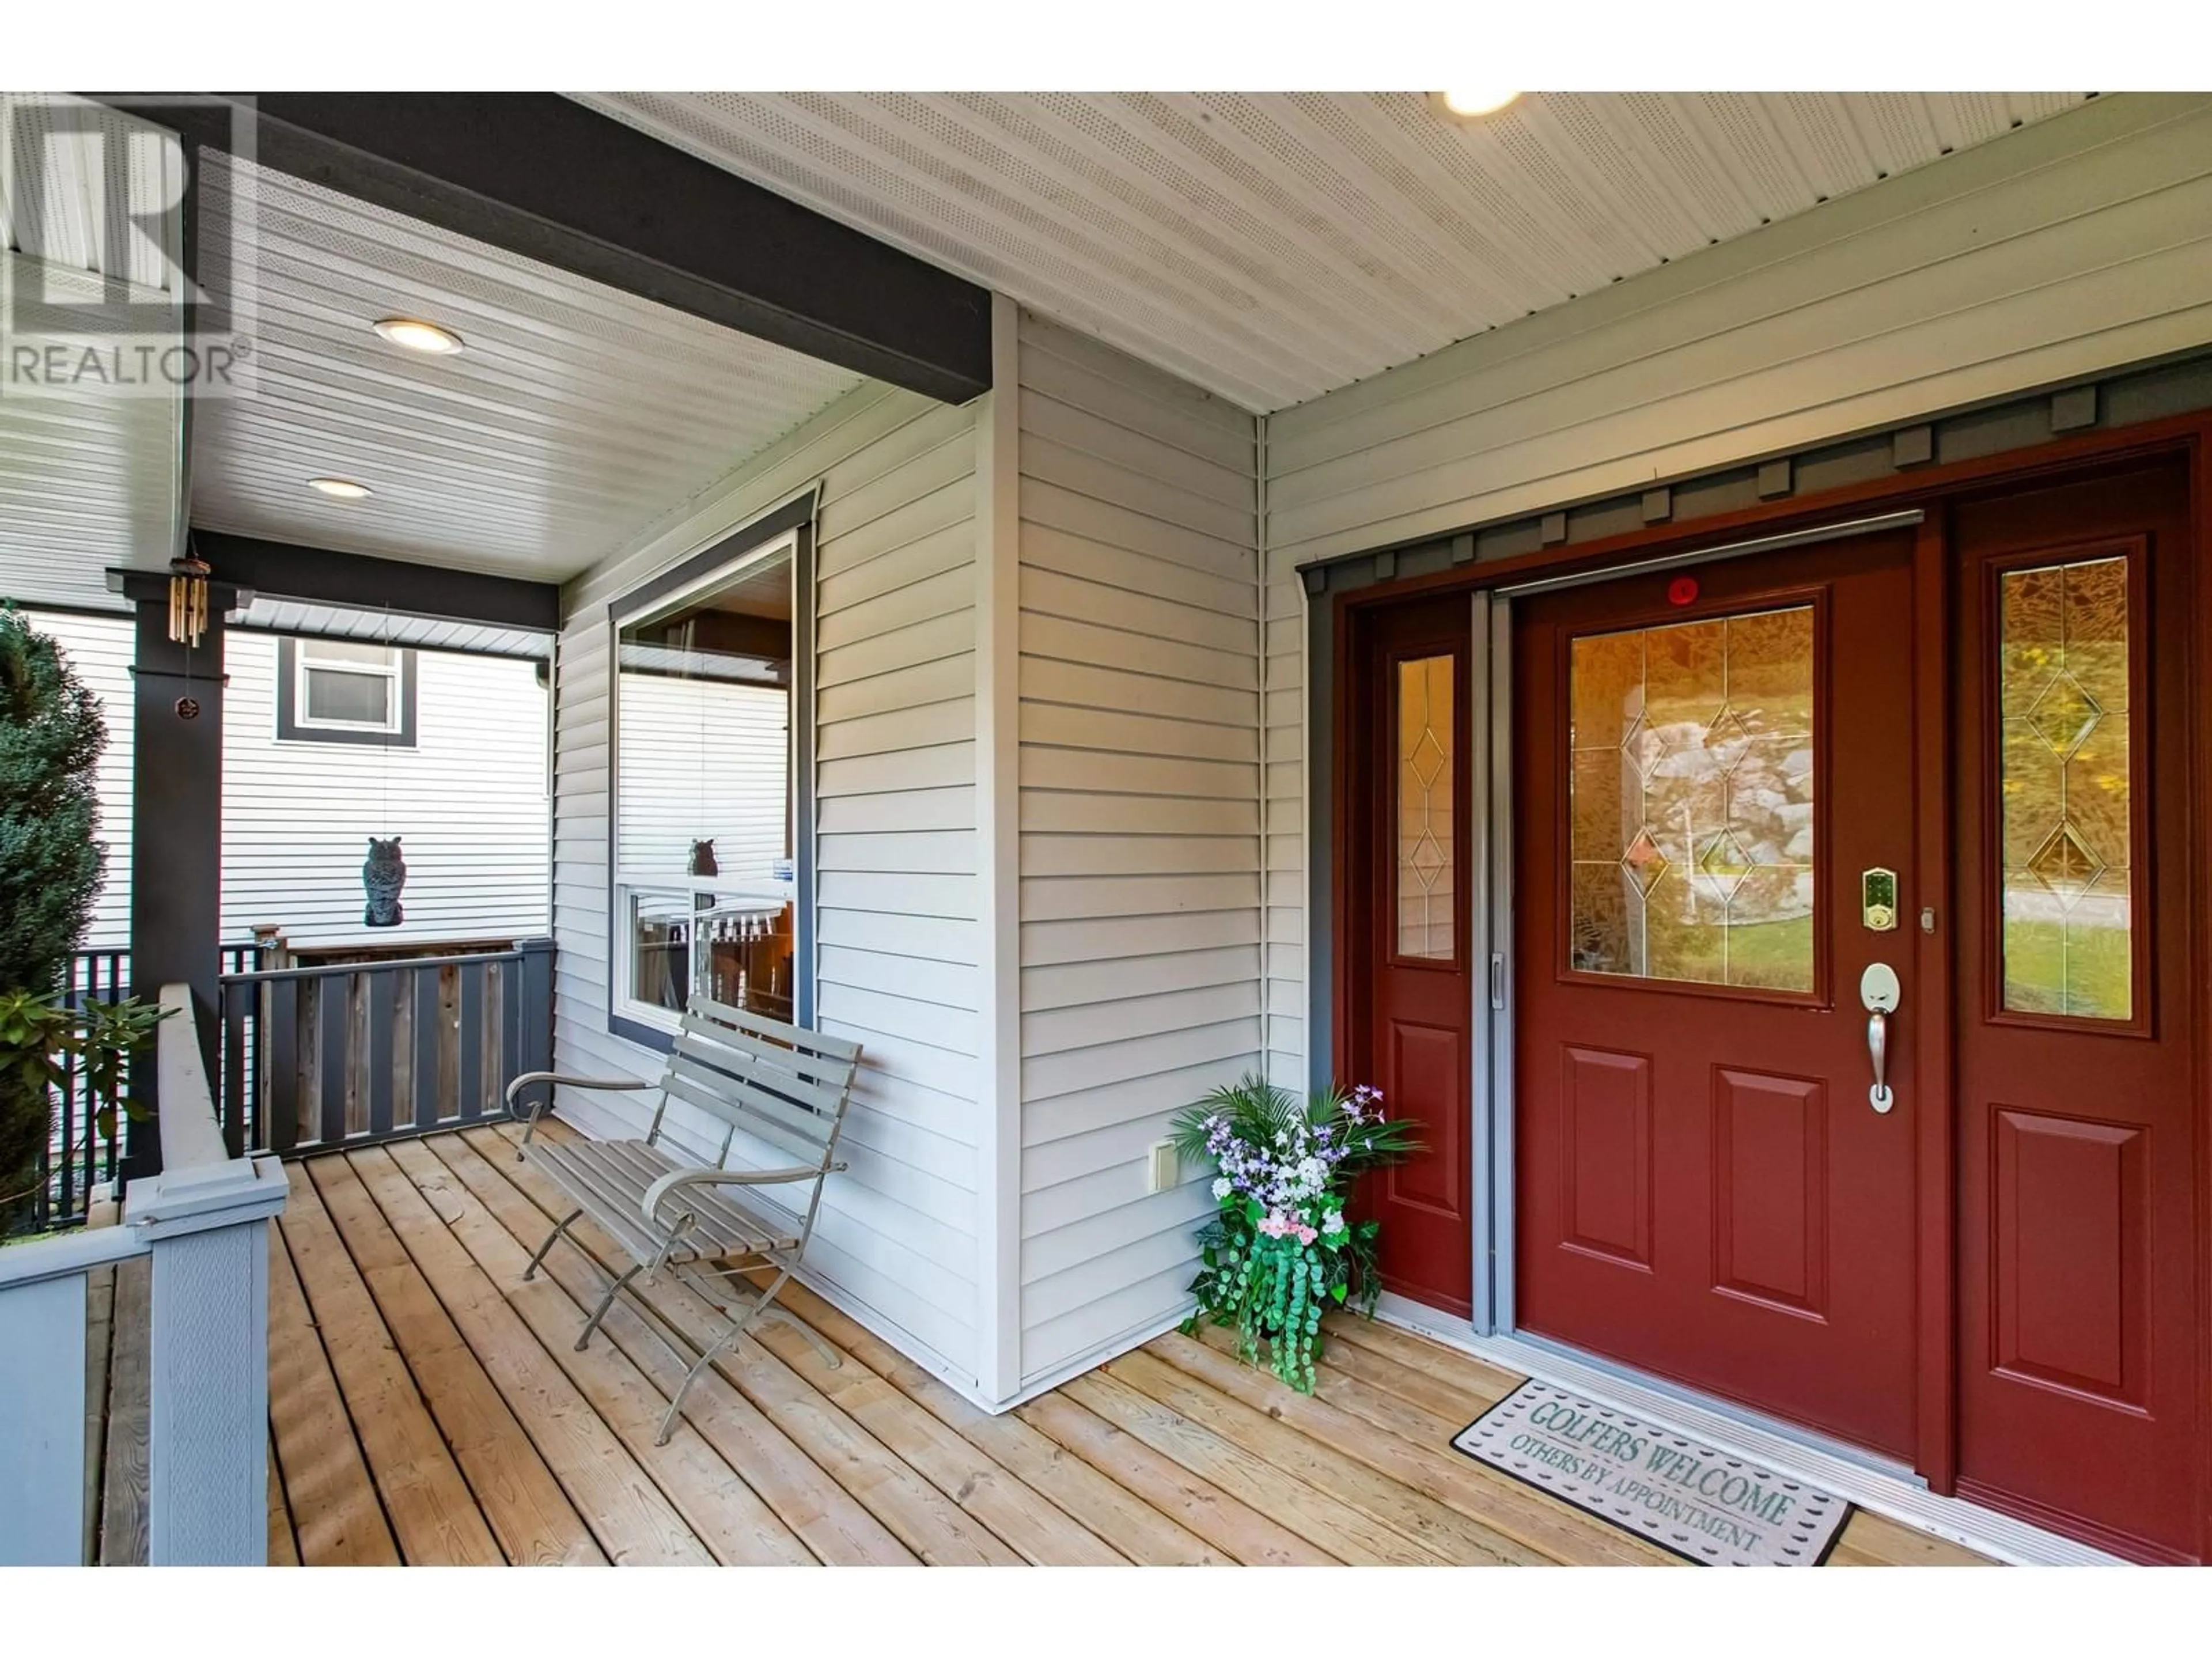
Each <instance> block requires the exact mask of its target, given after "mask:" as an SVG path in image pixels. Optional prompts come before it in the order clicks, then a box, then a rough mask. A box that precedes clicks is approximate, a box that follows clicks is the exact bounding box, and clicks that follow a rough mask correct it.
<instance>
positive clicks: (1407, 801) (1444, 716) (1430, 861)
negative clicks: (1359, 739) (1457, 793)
mask: <svg viewBox="0 0 2212 1659" xmlns="http://www.w3.org/2000/svg"><path fill="white" fill-rule="evenodd" d="M1455 660H1456V659H1455V658H1453V657H1451V656H1449V655H1445V656H1441V657H1419V658H1409V659H1406V660H1403V661H1401V662H1400V663H1399V665H1398V867H1397V886H1398V951H1397V954H1398V955H1399V956H1401V957H1419V958H1421V959H1424V960H1428V961H1436V962H1449V961H1451V960H1453V959H1454V957H1455V956H1456V955H1457V952H1458V942H1457V939H1456V938H1455V926H1456V923H1457V918H1458V911H1459V907H1458V904H1457V902H1456V900H1455V894H1454V880H1453V878H1454V875H1455V872H1454V869H1453V865H1454V863H1455V857H1454V848H1456V847H1457V846H1458V844H1459V843H1458V837H1457V836H1456V835H1455V829H1454V818H1453V798H1452V790H1453V782H1452V779H1453V775H1454V772H1455V766H1454V764H1453V761H1454V750H1453V743H1454V737H1455V733H1454V732H1453V730H1452V718H1453V709H1454V699H1453V696H1452V679H1453V674H1452V669H1453V665H1454V663H1455Z"/></svg>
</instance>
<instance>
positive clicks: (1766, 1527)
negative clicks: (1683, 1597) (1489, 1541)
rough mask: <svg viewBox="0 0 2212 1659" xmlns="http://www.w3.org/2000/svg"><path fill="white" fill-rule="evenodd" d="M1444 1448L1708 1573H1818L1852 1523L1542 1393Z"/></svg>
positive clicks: (1800, 1496)
mask: <svg viewBox="0 0 2212 1659" xmlns="http://www.w3.org/2000/svg"><path fill="white" fill-rule="evenodd" d="M1452 1444H1453V1446H1454V1447H1455V1448H1456V1449H1459V1450H1461V1451H1463V1452H1465V1453H1466V1454H1467V1455H1468V1456H1469V1457H1472V1458H1474V1459H1475V1460H1476V1461H1477V1462H1482V1463H1487V1464H1488V1465H1490V1467H1491V1468H1494V1469H1498V1470H1501V1471H1503V1472H1504V1473H1505V1474H1510V1475H1511V1476H1512V1477H1513V1478H1514V1479H1515V1480H1523V1481H1526V1482H1527V1483H1528V1485H1530V1486H1534V1487H1535V1488H1536V1489H1537V1490H1538V1491H1540V1492H1549V1493H1551V1494H1552V1496H1553V1497H1554V1498H1559V1499H1561V1500H1563V1501H1564V1502H1566V1503H1569V1504H1573V1505H1574V1506H1575V1507H1576V1508H1577V1509H1580V1510H1588V1511H1589V1513H1590V1514H1592V1515H1595V1516H1597V1517H1598V1518H1599V1519H1600V1520H1602V1521H1608V1522H1612V1523H1613V1525H1614V1526H1616V1527H1619V1528H1622V1529H1623V1530H1624V1531H1627V1532H1632V1533H1634V1534H1637V1535H1638V1536H1639V1537H1642V1538H1647V1539H1649V1540H1650V1541H1651V1542H1653V1543H1655V1544H1656V1545H1658V1546H1659V1547H1660V1548H1662V1549H1663V1550H1671V1551H1672V1552H1674V1553H1675V1554H1676V1555H1679V1556H1681V1557H1683V1558H1684V1559H1687V1560H1691V1561H1695V1562H1697V1563H1699V1565H1705V1566H1728V1567H1814V1566H1818V1565H1820V1563H1821V1562H1822V1561H1823V1560H1825V1559H1826V1558H1827V1554H1828V1551H1829V1550H1830V1549H1831V1548H1832V1547H1834V1544H1835V1541H1836V1537H1837V1534H1839V1533H1841V1532H1842V1531H1843V1529H1844V1522H1845V1521H1847V1520H1849V1519H1850V1513H1851V1506H1850V1504H1848V1503H1846V1502H1845V1501H1844V1499H1842V1498H1838V1497H1837V1496H1836V1495H1835V1494H1834V1493H1832V1492H1822V1491H1820V1489H1819V1488H1818V1487H1815V1486H1807V1485H1805V1484H1804V1482H1802V1480H1789V1479H1787V1478H1785V1477H1784V1476H1783V1475H1780V1474H1776V1473H1775V1472H1774V1471H1773V1470H1772V1469H1765V1468H1760V1467H1759V1465H1758V1464H1756V1463H1751V1462H1746V1461H1745V1460H1743V1459H1742V1458H1740V1457H1732V1456H1730V1455H1729V1454H1728V1453H1726V1452H1724V1451H1722V1450H1720V1449H1718V1448H1717V1447H1713V1446H1708V1445H1705V1444H1704V1443H1701V1442H1699V1441H1696V1440H1692V1439H1691V1438H1690V1437H1688V1436H1687V1435H1681V1434H1677V1433H1675V1432H1674V1431H1673V1430H1672V1429H1669V1428H1667V1427H1665V1426H1664V1425H1660V1424H1656V1423H1653V1422H1652V1421H1650V1419H1647V1418H1641V1417H1631V1416H1630V1415H1628V1414H1627V1413H1626V1412H1620V1411H1616V1410H1614V1409H1613V1407H1610V1406H1601V1405H1599V1404H1597V1403H1596V1402H1595V1401H1589V1400H1584V1399H1583V1398H1582V1397H1581V1396H1580V1395H1574V1394H1570V1393H1569V1392H1568V1391H1567V1390H1566V1389H1557V1388H1553V1386H1552V1385H1551V1384H1550V1383H1535V1382H1529V1383H1522V1385H1521V1386H1520V1387H1519V1388H1517V1389H1514V1390H1513V1392H1512V1393H1511V1394H1509V1395H1506V1396H1505V1398H1504V1399H1503V1400H1501V1401H1498V1403H1497V1404H1496V1405H1495V1406H1492V1407H1491V1408H1490V1409H1489V1410H1488V1411H1486V1412H1485V1413H1483V1414H1482V1415H1481V1416H1480V1417H1478V1418H1476V1419H1474V1422H1472V1423H1470V1424H1468V1425H1467V1426H1466V1427H1465V1428H1464V1429H1462V1430H1461V1431H1459V1432H1458V1433H1457V1434H1456V1435H1455V1436H1453V1437H1452Z"/></svg>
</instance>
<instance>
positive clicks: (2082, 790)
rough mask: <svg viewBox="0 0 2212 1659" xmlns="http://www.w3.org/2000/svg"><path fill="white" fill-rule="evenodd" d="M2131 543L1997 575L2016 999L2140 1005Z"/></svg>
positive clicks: (2099, 1008)
mask: <svg viewBox="0 0 2212 1659" xmlns="http://www.w3.org/2000/svg"><path fill="white" fill-rule="evenodd" d="M2129 629H2130V617H2129V615H2128V562H2127V559H2126V558H2125V557H2124V556H2118V557H2105V558H2093V559H2082V560H2076V561H2074V562H2069V563H2061V564H2046V565H2037V566H2033V567H2031V568H2025V569H2017V570H2008V571H2006V572H2004V573H2003V574H2001V575H2000V576H1999V577H1998V579H1997V653H1998V654H1997V704H1998V712H1999V718H2000V720H2001V722H2002V724H2001V727H2000V738H1999V743H2000V754H1999V759H1998V769H1997V775H1998V795H1999V799H1998V811H1999V813H2000V815H2001V819H2002V842H2003V853H2002V859H2001V860H2000V864H2001V868H2002V874H2001V877H2000V879H2001V880H2002V883H2003V895H2002V897H2003V908H2002V915H2003V954H2004V980H2003V983H2004V994H2003V998H2004V1000H2003V1006H2004V1007H2005V1008H2006V1009H2007V1010H2008V1012H2015V1013H2032V1014H2063V1015H2070V1016H2073V1017H2075V1018H2083V1019H2113V1020H2122V1019H2129V1018H2133V1017H2134V1013H2135V950H2134V929H2135V885H2134V876H2135V872H2134V868H2133V864H2134V860H2133V848H2134V842H2135V830H2134V821H2133V816H2132V813H2133V806H2132V802H2131V800H2130V795H2131V793H2132V788H2131V786H2132V783H2133V769H2132V747H2131V733H2130V726H2129V702H2130V698H2129V690H2128V688H2129V676H2130V661H2129V653H2130V640H2129Z"/></svg>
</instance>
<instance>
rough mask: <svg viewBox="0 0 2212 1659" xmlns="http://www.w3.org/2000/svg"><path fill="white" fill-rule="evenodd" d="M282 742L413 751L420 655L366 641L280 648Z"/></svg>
mask: <svg viewBox="0 0 2212 1659" xmlns="http://www.w3.org/2000/svg"><path fill="white" fill-rule="evenodd" d="M276 657H277V675H276V736H277V737H278V738H279V739H281V740H283V741H284V742H288V743H368V744H382V745H385V746H387V747H393V748H412V747H413V746H414V743H415V653H413V652H412V651H409V650H404V649H402V648H400V647H397V646H390V645H375V644H371V643H369V642H368V641H362V640H325V639H284V640H280V641H278V642H277V647H276Z"/></svg>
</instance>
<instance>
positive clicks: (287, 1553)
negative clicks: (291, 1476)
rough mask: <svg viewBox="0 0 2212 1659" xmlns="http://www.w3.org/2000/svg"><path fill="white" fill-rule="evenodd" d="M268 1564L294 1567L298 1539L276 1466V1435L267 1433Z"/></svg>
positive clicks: (298, 1559) (271, 1432)
mask: <svg viewBox="0 0 2212 1659" xmlns="http://www.w3.org/2000/svg"><path fill="white" fill-rule="evenodd" d="M266 1455H267V1456H268V1459H269V1565H270V1566H272V1567H296V1566H298V1565H300V1541H299V1539H298V1538H297V1537H295V1536H294V1534H293V1532H292V1510H291V1507H290V1505H289V1504H287V1503H286V1502H285V1500H284V1479H283V1475H282V1474H279V1473H278V1471H277V1468H276V1431H275V1430H274V1429H271V1430H270V1435H269V1449H268V1452H267V1454H266Z"/></svg>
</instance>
